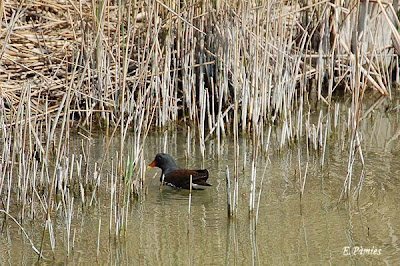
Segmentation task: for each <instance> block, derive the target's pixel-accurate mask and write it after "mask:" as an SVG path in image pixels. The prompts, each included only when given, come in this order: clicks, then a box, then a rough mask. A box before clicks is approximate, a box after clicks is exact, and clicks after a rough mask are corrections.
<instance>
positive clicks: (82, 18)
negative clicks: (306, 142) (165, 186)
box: [0, 0, 399, 130]
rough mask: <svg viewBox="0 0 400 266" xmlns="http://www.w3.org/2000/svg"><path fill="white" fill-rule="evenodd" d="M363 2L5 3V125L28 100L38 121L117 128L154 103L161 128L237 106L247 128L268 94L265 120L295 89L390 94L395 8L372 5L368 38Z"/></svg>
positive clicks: (152, 111)
mask: <svg viewBox="0 0 400 266" xmlns="http://www.w3.org/2000/svg"><path fill="white" fill-rule="evenodd" d="M378 2H379V1H378ZM356 3H357V1H354V2H353V1H349V3H348V6H338V5H335V4H334V3H332V1H316V2H313V1H307V2H306V3H305V2H297V1H293V2H290V1H266V2H264V3H261V5H256V3H252V2H248V3H241V2H240V1H238V2H232V3H225V2H223V1H201V2H200V1H198V2H197V1H194V2H192V3H191V4H189V3H188V4H187V5H184V4H183V3H182V2H180V1H170V2H169V3H168V4H164V3H163V2H162V1H138V2H129V1H128V2H124V1H122V2H120V3H119V4H117V2H114V1H67V0H59V1H55V0H52V1H50V0H41V1H11V0H9V1H2V4H1V15H0V16H1V17H0V18H1V28H2V31H1V35H0V40H1V43H2V48H1V54H0V62H1V64H0V87H1V95H2V106H4V107H5V109H6V110H8V111H9V112H8V115H7V116H6V120H7V124H12V123H15V117H14V115H13V114H15V113H17V110H18V108H19V104H20V103H21V102H25V103H26V101H27V100H26V97H27V95H29V101H30V102H31V103H30V108H31V110H30V115H31V116H35V119H44V117H46V116H55V113H56V111H58V110H61V109H62V110H61V111H62V112H63V113H64V112H67V113H69V114H74V115H75V118H77V117H78V118H80V119H81V123H83V124H87V123H90V121H91V119H92V118H93V115H94V114H96V113H99V114H100V115H99V116H95V117H96V118H99V117H101V120H103V121H106V124H107V125H109V124H111V125H114V126H119V124H118V123H119V122H118V121H120V120H119V118H121V115H123V116H124V119H125V121H132V119H134V118H133V117H135V115H134V114H133V113H134V112H135V110H136V109H138V108H142V107H146V106H147V111H146V112H145V117H146V118H149V117H153V115H154V116H155V119H156V121H157V125H165V124H166V123H167V122H168V121H170V120H176V119H178V118H181V117H188V118H189V119H190V120H194V119H195V120H199V119H200V116H201V109H202V107H203V106H204V107H205V108H206V110H207V112H209V113H210V115H211V116H210V117H208V118H204V119H206V120H209V121H207V122H208V123H209V124H210V126H209V129H210V130H212V129H213V128H214V127H215V126H216V121H217V120H218V115H219V112H232V111H233V107H234V104H235V101H236V103H237V108H238V111H239V112H241V113H242V114H241V116H240V117H241V118H242V120H241V121H240V122H241V123H243V124H246V123H247V122H248V121H247V119H248V117H251V116H252V108H250V106H249V105H248V103H251V102H254V101H260V102H261V103H262V106H261V113H262V117H261V118H262V120H263V121H267V120H269V119H270V118H271V116H272V115H273V114H274V113H275V112H276V113H278V114H280V113H281V112H282V105H283V104H284V102H285V101H284V99H285V98H286V97H288V98H287V99H288V100H289V103H288V104H290V105H292V104H291V102H293V100H292V99H294V98H293V96H294V95H295V92H296V93H298V92H303V91H311V90H315V91H316V92H317V94H318V100H321V101H323V102H325V103H326V104H331V95H332V92H334V91H335V90H336V88H337V85H338V84H341V85H343V86H341V88H340V89H341V90H343V87H344V89H345V90H348V91H353V92H356V91H357V90H360V91H361V90H363V89H366V88H367V87H370V88H372V89H375V90H377V91H378V92H379V93H380V94H382V95H388V94H390V93H391V91H390V90H391V81H392V79H393V77H392V76H391V72H390V70H391V68H392V66H391V64H392V62H395V61H393V60H391V57H390V52H391V51H392V50H390V49H389V48H390V47H389V46H388V41H390V38H391V34H394V37H393V39H394V40H397V39H399V38H398V36H397V35H398V34H397V32H395V31H392V30H387V29H391V28H390V27H388V25H389V24H390V25H392V24H393V23H392V21H391V20H390V19H389V17H392V18H393V12H392V10H393V8H392V7H391V5H387V4H385V6H383V4H382V3H380V4H379V5H378V4H376V3H374V4H370V6H369V7H367V10H368V12H367V13H366V15H365V16H364V20H362V21H363V22H364V23H366V24H363V26H364V27H365V29H364V31H363V34H361V33H359V37H358V38H355V37H354V34H353V31H354V27H353V26H352V25H357V23H356V22H358V21H361V20H360V16H362V12H363V11H362V10H363V7H362V6H360V8H359V9H357V6H356ZM372 5H374V6H372ZM371 6H372V7H371ZM360 14H361V15H360ZM395 22H397V20H396V21H395ZM372 25H374V27H373V26H372ZM382 28H385V29H386V31H382ZM359 29H360V28H359ZM352 34H353V35H352ZM352 38H353V40H352ZM356 39H357V40H356ZM355 47H358V49H357V50H356V49H355ZM388 56H389V59H387V58H388ZM307 80H314V81H316V83H315V84H316V86H314V87H313V88H310V87H309V86H308V85H307V82H306V81H307ZM281 83H285V84H281ZM286 84H288V85H286ZM315 84H314V85H315ZM324 91H325V92H327V93H325V95H324ZM66 94H68V95H69V96H68V102H64V104H61V103H63V100H62V99H63V97H64V96H65V95H66ZM203 94H204V99H203V98H202V95H203ZM284 95H287V96H284ZM246 97H247V99H246ZM221 101H222V102H224V104H223V106H222V107H221V108H218V103H219V102H221ZM283 108H287V107H283ZM2 110H3V111H4V108H2ZM3 111H2V112H3ZM245 113H247V114H245ZM130 116H132V117H131V118H129V117H130ZM243 119H244V120H243ZM117 122H118V123H117Z"/></svg>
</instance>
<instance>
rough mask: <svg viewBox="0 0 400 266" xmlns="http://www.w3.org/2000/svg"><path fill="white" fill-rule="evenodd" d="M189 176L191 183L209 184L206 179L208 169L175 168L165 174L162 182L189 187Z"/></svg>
mask: <svg viewBox="0 0 400 266" xmlns="http://www.w3.org/2000/svg"><path fill="white" fill-rule="evenodd" d="M190 176H192V183H193V184H196V185H199V186H211V185H210V184H208V183H207V182H206V181H207V179H208V171H207V170H206V169H203V170H188V169H177V170H173V171H170V172H169V173H167V174H166V175H165V178H164V182H166V183H168V184H171V185H173V186H175V187H179V188H186V189H188V188H190Z"/></svg>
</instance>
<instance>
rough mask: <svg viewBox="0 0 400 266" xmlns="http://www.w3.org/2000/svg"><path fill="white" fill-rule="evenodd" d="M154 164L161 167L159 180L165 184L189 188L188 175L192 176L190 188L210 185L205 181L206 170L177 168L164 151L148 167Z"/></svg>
mask: <svg viewBox="0 0 400 266" xmlns="http://www.w3.org/2000/svg"><path fill="white" fill-rule="evenodd" d="M154 166H156V167H159V168H161V171H162V173H161V177H160V182H164V184H165V185H169V186H173V187H177V188H184V189H190V176H192V189H203V188H204V187H206V186H211V185H210V184H208V183H207V179H208V171H207V170H206V169H202V170H189V169H181V168H179V167H178V166H177V165H176V163H175V161H174V160H173V159H172V157H171V156H169V155H168V154H166V153H159V154H157V155H156V157H155V159H154V160H153V162H152V163H151V164H149V166H148V168H149V169H150V168H153V167H154Z"/></svg>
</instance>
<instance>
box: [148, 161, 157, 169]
mask: <svg viewBox="0 0 400 266" xmlns="http://www.w3.org/2000/svg"><path fill="white" fill-rule="evenodd" d="M154 166H156V160H154V161H152V162H151V164H149V165H148V166H147V170H149V169H151V168H153V167H154Z"/></svg>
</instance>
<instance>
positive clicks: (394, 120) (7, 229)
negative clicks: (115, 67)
mask: <svg viewBox="0 0 400 266" xmlns="http://www.w3.org/2000/svg"><path fill="white" fill-rule="evenodd" d="M342 110H343V119H342V120H341V122H340V123H342V124H343V123H345V122H344V121H345V117H346V113H345V110H346V109H345V108H344V109H342ZM399 121H400V120H399V113H398V111H392V112H384V111H382V112H376V113H373V114H372V115H370V116H368V117H367V118H366V119H364V120H363V121H362V122H361V123H360V129H361V135H362V137H363V141H362V148H363V156H364V159H365V171H366V175H365V180H364V183H363V187H362V192H361V197H360V198H359V200H358V201H352V200H342V201H340V202H338V199H339V196H340V193H341V191H342V188H343V183H344V179H345V177H346V174H347V165H348V148H347V146H348V141H346V138H345V137H344V136H345V135H346V134H347V133H346V129H345V128H344V127H343V126H341V125H342V124H340V123H339V126H338V127H337V128H336V129H333V128H332V131H330V132H329V138H330V139H329V141H328V145H327V149H326V152H325V155H324V156H325V158H324V165H323V166H321V154H322V152H321V151H311V152H310V157H309V158H308V169H307V181H306V186H305V193H304V196H303V200H302V202H300V192H299V188H300V183H299V158H298V155H299V154H301V163H300V168H301V171H302V174H303V175H304V172H305V169H306V164H307V156H306V147H305V142H304V141H301V142H300V147H301V149H300V153H299V150H298V146H297V145H293V146H292V147H289V148H288V147H285V148H283V149H280V150H279V149H278V140H279V137H278V136H279V132H278V130H276V129H273V130H272V135H271V136H272V137H271V142H272V143H271V147H270V149H269V151H268V153H267V154H260V156H259V158H258V161H257V163H256V167H257V192H258V191H259V189H260V188H261V183H260V181H261V179H262V177H263V172H264V170H265V175H264V181H263V185H262V192H261V196H260V205H259V206H260V208H259V211H258V219H257V225H256V226H255V222H254V219H253V220H252V219H250V217H249V212H248V202H249V191H250V168H251V160H250V159H251V152H252V143H251V141H250V140H249V139H248V138H247V137H246V136H241V138H240V142H239V150H240V163H239V169H240V171H239V208H238V211H237V215H236V217H234V218H232V219H229V218H228V217H227V207H226V186H225V167H226V165H228V166H229V169H230V172H231V176H233V168H234V167H233V163H234V161H233V141H232V139H231V138H229V137H226V138H224V139H223V142H222V149H221V156H220V158H219V159H218V158H217V157H218V156H217V152H216V149H217V143H216V139H210V140H209V141H208V142H207V143H206V153H205V158H204V159H202V157H201V154H200V150H199V148H198V141H197V137H196V136H194V137H193V139H192V140H193V141H192V142H191V144H190V149H191V150H190V152H189V155H190V156H189V158H188V160H186V157H185V150H186V149H187V135H186V134H187V131H186V130H183V129H176V128H175V129H171V130H168V131H167V133H166V135H167V146H166V148H167V150H166V152H168V153H169V154H170V155H171V156H172V157H173V158H175V159H176V162H177V164H178V165H180V166H182V167H185V168H193V169H195V168H206V169H208V170H209V172H210V178H209V182H210V183H211V184H212V185H213V186H212V187H210V188H209V189H207V190H204V191H194V192H193V195H192V205H191V214H190V215H189V214H188V202H189V201H188V196H189V193H188V191H187V190H177V189H173V188H170V187H164V188H163V189H162V190H161V191H160V189H159V175H160V170H159V169H156V168H155V169H152V170H150V171H148V172H147V174H146V178H147V179H146V182H145V185H146V187H147V193H146V195H145V196H144V197H143V198H142V199H141V200H140V201H134V202H133V203H131V205H130V206H129V211H128V215H127V232H126V234H125V235H121V236H120V238H115V237H114V236H113V235H111V236H110V233H109V224H110V211H109V210H110V209H109V206H110V201H109V198H110V197H109V195H108V194H107V193H109V192H108V190H107V188H105V187H104V188H103V189H102V190H101V193H104V195H99V197H97V198H96V200H95V201H94V203H93V205H92V206H87V205H84V206H82V204H81V202H80V201H79V196H77V197H76V199H75V209H74V214H73V218H72V227H71V228H72V230H71V232H72V234H74V235H75V237H73V236H69V239H70V242H71V243H72V242H73V243H74V244H73V245H74V247H73V248H72V244H71V245H70V247H71V248H70V255H69V256H67V239H68V236H67V235H66V230H65V223H64V220H65V219H64V218H63V217H64V211H63V208H62V207H61V206H60V207H59V208H58V211H57V212H55V213H54V215H53V216H54V219H55V220H54V221H55V228H54V230H55V234H56V236H57V238H56V250H55V262H57V263H76V264H92V263H96V262H97V263H99V264H116V265H119V264H129V265H225V264H227V265H326V264H332V265H343V264H344V265H349V264H354V265H383V264H390V265H398V264H400V243H399V235H400V233H399V230H400V212H399V211H398V210H399V208H398V206H399V205H398V204H399V202H400V194H399V193H398V191H399V187H400V149H399V148H400V141H399V138H398V137H397V136H396V134H398V133H397V131H398V130H399V128H400V124H399ZM105 143H106V137H105V136H104V135H102V134H100V133H97V134H94V135H93V136H92V141H91V142H90V144H89V145H90V150H91V155H90V156H92V157H91V161H92V162H93V163H94V162H100V161H101V159H102V156H103V154H102V153H103V147H104V145H106V144H105ZM164 143H165V132H161V133H157V132H151V133H150V134H149V136H148V139H147V141H146V149H145V156H146V158H148V159H147V161H148V162H150V161H151V160H152V159H153V158H154V156H155V154H156V153H157V152H160V151H164ZM70 145H71V151H72V152H76V153H77V154H78V153H79V150H80V148H81V137H80V136H78V135H77V136H76V138H74V140H73V141H72V142H71V144H70ZM111 145H112V151H115V150H118V149H119V148H120V144H119V143H118V141H117V140H116V141H114V142H113V143H112V144H111ZM127 149H129V145H127ZM245 153H246V161H244V156H243V155H244V154H245ZM112 154H113V152H111V155H110V156H112ZM267 155H268V156H269V161H270V162H269V163H267ZM107 161H110V160H107ZM244 164H245V165H244ZM107 167H110V166H109V165H108V166H107ZM107 167H106V169H107ZM360 169H361V168H360V159H359V158H358V157H357V158H356V163H355V167H354V174H353V184H352V189H354V188H355V187H356V186H357V183H358V181H359V177H360ZM106 176H107V174H106V173H105V174H104V176H103V177H102V182H104V183H106V182H107V180H106ZM154 176H156V177H155V178H153V177H154ZM257 202H258V198H257V200H256V204H257ZM61 205H62V204H61ZM26 220H28V219H26ZM43 221H44V219H43V218H37V217H36V219H35V222H33V223H30V222H25V223H24V228H25V229H26V230H27V233H28V235H29V236H30V238H31V239H32V240H33V242H34V244H35V246H37V247H40V242H41V239H42V233H43V225H44V223H43ZM100 221H101V225H100ZM99 225H100V226H99ZM99 228H100V233H99ZM98 236H99V238H98ZM98 241H100V242H99V243H100V245H98ZM44 246H45V251H46V252H45V255H46V256H47V258H48V259H51V254H52V252H51V249H50V243H49V240H48V237H45V242H44ZM357 248H358V249H361V248H363V249H364V252H366V249H370V252H372V254H371V253H369V254H360V251H359V252H357V254H353V255H347V254H345V253H347V251H355V250H357ZM374 252H375V254H373V253H374ZM35 261H37V256H36V255H35V254H34V252H33V251H32V249H31V248H30V244H29V242H28V241H27V239H26V238H25V237H24V236H23V234H22V233H21V231H20V230H19V229H18V227H17V226H16V225H15V224H14V223H12V222H8V223H7V224H6V225H5V226H4V227H3V228H2V232H1V238H0V264H1V265H6V264H21V263H22V264H31V263H34V262H35ZM42 262H43V263H44V264H52V263H53V261H52V260H44V261H42Z"/></svg>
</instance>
